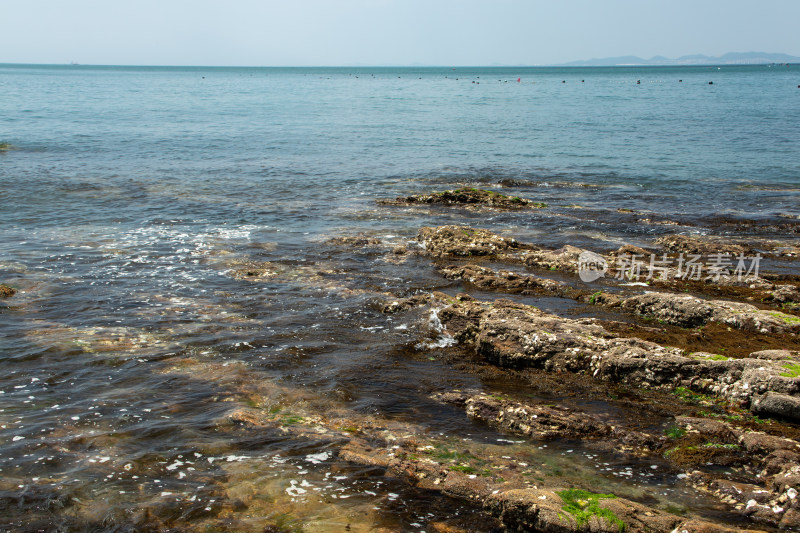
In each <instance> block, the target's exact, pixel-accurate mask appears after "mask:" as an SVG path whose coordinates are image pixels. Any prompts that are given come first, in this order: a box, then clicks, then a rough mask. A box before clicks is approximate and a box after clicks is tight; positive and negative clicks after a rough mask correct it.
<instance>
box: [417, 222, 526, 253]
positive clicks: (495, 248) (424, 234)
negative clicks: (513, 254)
mask: <svg viewBox="0 0 800 533" xmlns="http://www.w3.org/2000/svg"><path fill="white" fill-rule="evenodd" d="M417 240H418V241H419V242H421V243H422V244H423V245H424V246H425V250H426V251H427V253H428V254H430V255H432V256H433V257H447V256H455V257H470V256H488V257H492V256H496V255H498V254H500V253H507V252H509V251H512V250H515V249H517V248H519V243H518V242H517V241H516V240H514V239H508V238H505V237H501V236H500V235H497V234H496V233H492V232H491V231H488V230H484V229H474V228H470V227H469V226H439V227H435V228H432V227H423V228H421V229H420V231H419V235H418V236H417Z"/></svg>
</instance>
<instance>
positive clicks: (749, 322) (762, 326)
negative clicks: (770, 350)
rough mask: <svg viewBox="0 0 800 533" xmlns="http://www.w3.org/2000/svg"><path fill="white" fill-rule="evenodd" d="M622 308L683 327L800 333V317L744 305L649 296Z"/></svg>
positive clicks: (668, 295)
mask: <svg viewBox="0 0 800 533" xmlns="http://www.w3.org/2000/svg"><path fill="white" fill-rule="evenodd" d="M620 306H621V307H622V308H623V309H625V310H629V311H632V312H635V313H637V314H639V315H643V316H648V317H651V318H655V319H657V320H662V321H664V322H667V323H669V324H675V325H677V326H682V327H695V326H701V325H703V324H707V323H708V322H719V323H722V324H726V325H728V326H731V327H734V328H736V329H742V330H752V331H758V332H761V333H787V332H800V317H797V316H795V315H789V314H786V313H782V312H780V311H767V310H762V309H758V308H757V307H756V306H754V305H751V304H746V303H740V302H728V301H723V300H703V299H701V298H698V297H696V296H691V295H688V294H685V295H682V294H672V293H663V292H648V293H646V294H641V295H637V296H632V297H630V298H626V299H624V300H622V301H621V303H620Z"/></svg>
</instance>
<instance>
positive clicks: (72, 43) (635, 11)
mask: <svg viewBox="0 0 800 533" xmlns="http://www.w3.org/2000/svg"><path fill="white" fill-rule="evenodd" d="M798 21H800V0H759V1H758V2H755V1H753V0H718V1H715V0H561V1H558V0H546V1H545V0H425V1H423V0H283V1H272V0H226V1H224V2H223V1H220V0H214V1H211V0H137V1H131V0H128V1H123V0H68V1H67V0H0V63H2V62H7V63H69V62H71V61H76V62H78V63H81V64H139V65H143V64H144V65H281V66H282V65H413V64H426V65H492V64H510V65H520V64H527V65H541V64H553V63H562V62H567V61H572V60H579V59H590V58H594V57H609V56H619V55H637V56H641V57H645V58H648V57H651V56H654V55H664V56H667V57H677V56H681V55H687V54H698V53H699V54H706V55H712V56H714V55H721V54H724V53H726V52H745V51H760V52H783V53H787V54H791V55H795V56H800V37H798V35H800V33H798Z"/></svg>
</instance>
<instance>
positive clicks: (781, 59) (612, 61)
mask: <svg viewBox="0 0 800 533" xmlns="http://www.w3.org/2000/svg"><path fill="white" fill-rule="evenodd" d="M769 63H800V57H795V56H790V55H787V54H768V53H765V52H742V53H737V52H730V53H727V54H725V55H722V56H718V57H711V56H705V55H702V54H695V55H688V56H682V57H679V58H677V59H670V58H668V57H663V56H654V57H651V58H650V59H643V58H641V57H637V56H620V57H606V58H601V59H588V60H584V61H572V62H569V63H561V64H560V65H558V66H565V67H606V66H624V65H630V66H639V65H662V66H665V65H666V66H669V65H681V66H683V65H761V64H769Z"/></svg>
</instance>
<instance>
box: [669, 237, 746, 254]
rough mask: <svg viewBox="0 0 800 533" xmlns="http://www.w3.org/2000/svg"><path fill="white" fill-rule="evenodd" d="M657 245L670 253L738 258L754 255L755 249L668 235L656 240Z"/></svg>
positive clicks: (708, 239)
mask: <svg viewBox="0 0 800 533" xmlns="http://www.w3.org/2000/svg"><path fill="white" fill-rule="evenodd" d="M656 244H657V245H659V246H661V247H662V248H663V249H665V250H667V251H670V252H676V253H687V254H695V255H706V256H707V255H709V254H729V255H731V256H738V255H740V254H751V253H753V249H752V248H750V247H749V246H744V245H739V244H731V243H724V242H718V241H714V240H712V239H710V238H708V237H706V238H701V237H694V236H690V235H666V236H664V237H659V238H658V239H656Z"/></svg>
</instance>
